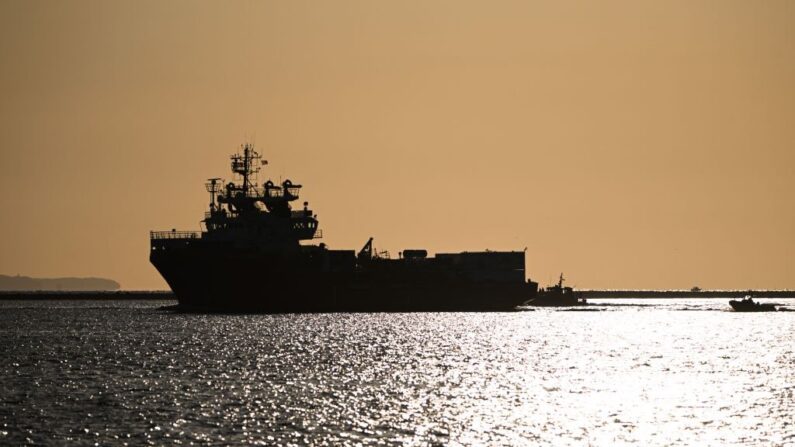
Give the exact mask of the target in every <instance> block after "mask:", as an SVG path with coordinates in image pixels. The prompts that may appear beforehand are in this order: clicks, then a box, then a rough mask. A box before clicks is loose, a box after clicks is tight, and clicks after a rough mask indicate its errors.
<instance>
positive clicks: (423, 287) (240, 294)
mask: <svg viewBox="0 0 795 447" xmlns="http://www.w3.org/2000/svg"><path fill="white" fill-rule="evenodd" d="M241 149H242V150H241V151H239V152H238V153H236V154H234V155H232V156H231V167H232V173H233V176H234V180H235V181H230V182H228V183H227V182H225V181H224V180H222V179H220V178H212V179H209V180H208V181H207V183H206V189H207V192H208V193H209V194H210V205H209V210H208V211H207V212H206V213H205V216H204V220H202V226H203V228H202V231H200V232H193V231H177V230H176V229H175V230H171V231H152V232H151V233H150V241H151V250H150V257H149V259H150V261H151V262H152V264H153V265H154V266H155V268H157V270H158V271H159V272H160V274H161V275H162V276H163V278H164V279H165V280H166V282H167V283H168V285H169V286H170V287H171V289H172V290H173V292H174V294H175V295H176V298H177V300H178V302H179V307H180V308H186V309H195V310H202V311H204V310H206V311H245V312H267V313H277V312H278V313H281V312H378V311H395V312H402V311H507V310H512V309H514V308H515V307H516V306H518V305H520V304H522V303H524V302H525V301H527V300H529V299H531V298H533V297H534V296H535V293H536V291H537V288H538V284H537V283H535V282H532V281H529V280H526V279H525V253H524V251H502V252H501V251H476V252H460V253H437V254H436V256H433V257H429V256H428V253H427V251H426V250H423V249H407V250H403V251H402V252H400V254H399V256H398V257H397V258H391V257H390V256H389V254H388V253H386V252H378V251H377V250H375V248H374V245H373V239H372V238H370V239H369V240H368V241H367V243H366V244H365V245H364V247H363V248H362V249H361V250H359V251H358V252H357V251H355V250H332V249H331V248H329V247H328V246H327V245H326V244H324V243H316V242H315V241H316V240H317V239H320V238H321V237H322V231H321V230H320V229H319V228H318V220H317V216H316V215H315V214H314V212H313V211H312V210H311V209H309V204H308V203H307V202H303V207H302V208H299V209H293V206H292V205H291V204H292V203H293V202H295V201H296V200H298V198H299V193H300V190H301V185H299V184H296V183H293V182H291V181H290V180H284V181H283V182H281V183H280V184H277V183H274V182H273V181H271V180H268V181H265V182H263V183H262V184H261V185H260V184H258V183H257V179H256V177H257V174H258V172H259V171H260V169H261V168H262V167H263V166H265V165H266V164H267V162H266V161H264V160H263V159H262V157H261V156H260V154H259V153H257V151H256V150H255V149H254V147H253V146H251V145H249V144H246V145H243V146H242V147H241Z"/></svg>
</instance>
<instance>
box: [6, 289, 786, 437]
mask: <svg viewBox="0 0 795 447" xmlns="http://www.w3.org/2000/svg"><path fill="white" fill-rule="evenodd" d="M779 301H781V302H784V304H787V305H788V306H790V307H792V305H793V304H795V302H793V300H779ZM599 302H602V301H599ZM599 302H597V303H595V304H594V303H592V304H591V306H594V305H595V306H597V307H598V306H599ZM643 303H645V304H644V305H626V304H632V303H631V302H628V301H626V300H623V301H621V304H623V305H620V306H612V307H611V306H605V307H602V309H603V311H601V312H567V311H561V310H557V309H553V308H539V309H537V310H536V311H533V312H509V313H411V314H398V313H391V314H383V313H382V314H365V313H360V314H303V315H296V314H285V315H205V314H173V313H169V312H163V311H160V310H158V307H159V306H162V305H163V304H167V303H161V302H154V303H153V302H119V301H116V302H114V301H106V302H90V301H82V302H81V301H68V302H54V301H0V331H1V332H2V337H3V339H4V343H2V344H0V357H2V359H3V362H2V364H0V387H1V389H0V391H2V392H0V444H3V445H19V444H23V443H34V444H48V443H49V444H63V443H85V444H94V443H98V444H100V445H107V444H120V443H122V442H128V443H130V444H142V443H147V442H148V443H152V444H156V445H158V444H172V443H175V442H176V441H180V442H182V443H186V444H187V443H190V442H196V443H217V444H224V445H225V444H240V443H243V444H257V443H259V444H268V445H270V444H288V443H295V444H316V445H318V444H327V445H345V444H351V445H352V444H357V443H374V442H379V441H380V442H383V443H386V444H407V443H440V444H456V443H461V444H467V445H477V444H501V445H506V444H513V445H519V444H526V443H543V444H555V445H588V444H591V445H612V444H616V443H618V444H622V443H633V444H637V445H650V444H651V445H667V444H681V445H729V444H735V443H745V444H748V445H786V444H788V443H793V442H795V424H793V423H792V415H793V414H795V400H794V399H793V392H794V391H795V386H793V381H792V377H793V373H794V372H795V363H794V362H795V354H793V345H795V313H792V312H789V313H787V312H775V313H770V314H738V313H734V312H730V311H727V307H728V306H727V305H726V303H725V301H723V300H720V301H718V300H646V301H643ZM649 303H651V304H649ZM681 310H695V311H691V312H683V311H681Z"/></svg>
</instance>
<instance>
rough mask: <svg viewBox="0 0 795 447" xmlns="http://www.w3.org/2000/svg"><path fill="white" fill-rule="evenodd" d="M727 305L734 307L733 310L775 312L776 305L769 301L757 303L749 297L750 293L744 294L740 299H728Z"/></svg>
mask: <svg viewBox="0 0 795 447" xmlns="http://www.w3.org/2000/svg"><path fill="white" fill-rule="evenodd" d="M729 305H730V306H731V307H732V309H734V311H735V312H775V311H776V306H775V305H774V304H771V303H757V302H756V301H754V299H753V298H751V296H750V295H746V297H745V298H743V299H742V300H731V301H729Z"/></svg>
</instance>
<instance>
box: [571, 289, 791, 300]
mask: <svg viewBox="0 0 795 447" xmlns="http://www.w3.org/2000/svg"><path fill="white" fill-rule="evenodd" d="M577 292H578V293H580V294H582V296H583V297H584V298H736V297H744V296H746V295H751V296H753V297H755V298H795V290H700V291H693V290H578V291H577Z"/></svg>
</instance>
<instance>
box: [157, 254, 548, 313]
mask: <svg viewBox="0 0 795 447" xmlns="http://www.w3.org/2000/svg"><path fill="white" fill-rule="evenodd" d="M150 259H151V262H152V264H153V265H154V266H155V267H156V268H157V270H158V271H159V272H160V274H161V275H162V276H163V278H164V279H165V280H166V282H167V283H168V284H169V286H170V287H171V289H172V290H173V291H174V294H175V295H176V297H177V300H178V302H179V308H180V309H184V310H196V311H210V312H214V311H220V312H261V313H307V312H437V311H478V312H481V311H510V310H513V309H515V308H516V306H518V305H521V304H522V303H524V302H526V301H527V300H529V299H531V298H533V296H534V292H535V287H533V285H534V284H529V283H525V282H522V281H512V282H497V281H475V280H466V279H460V278H458V279H439V278H427V277H413V276H405V275H393V276H390V275H387V276H386V277H385V276H384V275H383V274H379V275H373V274H370V273H369V272H366V271H365V272H361V271H336V272H333V271H323V269H322V268H321V266H319V265H315V264H313V263H312V262H307V261H306V260H305V259H300V258H299V259H290V258H285V257H282V256H268V255H263V254H256V253H254V254H249V255H245V254H240V253H235V254H232V255H225V254H223V253H214V254H209V255H208V254H207V253H205V252H204V251H191V250H185V251H184V252H181V253H180V252H174V251H171V252H160V253H156V252H153V253H152V255H151V257H150Z"/></svg>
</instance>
